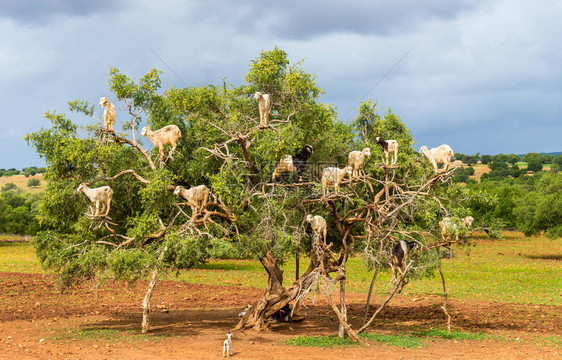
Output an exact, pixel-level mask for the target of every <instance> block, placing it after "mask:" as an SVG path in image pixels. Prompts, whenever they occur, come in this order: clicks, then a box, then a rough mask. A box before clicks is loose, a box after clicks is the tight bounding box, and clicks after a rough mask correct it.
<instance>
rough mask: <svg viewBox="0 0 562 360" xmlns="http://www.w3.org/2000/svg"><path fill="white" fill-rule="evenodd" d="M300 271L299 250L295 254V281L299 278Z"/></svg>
mask: <svg viewBox="0 0 562 360" xmlns="http://www.w3.org/2000/svg"><path fill="white" fill-rule="evenodd" d="M299 272H300V254H299V251H298V250H297V252H296V254H295V281H297V280H298V279H299Z"/></svg>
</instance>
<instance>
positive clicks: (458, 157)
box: [455, 153, 466, 161]
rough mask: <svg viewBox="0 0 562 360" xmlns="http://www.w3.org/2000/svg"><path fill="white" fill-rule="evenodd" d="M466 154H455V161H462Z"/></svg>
mask: <svg viewBox="0 0 562 360" xmlns="http://www.w3.org/2000/svg"><path fill="white" fill-rule="evenodd" d="M465 156H466V155H465V154H461V153H455V160H461V161H462V159H463V158H464V157H465Z"/></svg>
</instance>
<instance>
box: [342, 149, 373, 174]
mask: <svg viewBox="0 0 562 360" xmlns="http://www.w3.org/2000/svg"><path fill="white" fill-rule="evenodd" d="M368 156H371V149H369V148H364V149H363V150H362V151H357V150H354V151H352V152H350V153H349V161H348V163H347V166H351V176H361V175H364V174H365V171H363V165H364V163H365V157H368Z"/></svg>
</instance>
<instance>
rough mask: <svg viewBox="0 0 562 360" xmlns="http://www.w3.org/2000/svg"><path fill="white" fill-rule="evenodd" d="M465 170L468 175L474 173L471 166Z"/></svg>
mask: <svg viewBox="0 0 562 360" xmlns="http://www.w3.org/2000/svg"><path fill="white" fill-rule="evenodd" d="M465 171H466V173H467V174H468V175H474V168H473V167H472V166H469V167H467V168H466V169H465Z"/></svg>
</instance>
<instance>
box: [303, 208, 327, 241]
mask: <svg viewBox="0 0 562 360" xmlns="http://www.w3.org/2000/svg"><path fill="white" fill-rule="evenodd" d="M306 221H307V222H309V223H310V227H311V228H312V231H313V232H314V235H316V241H320V239H322V240H323V241H324V244H325V243H326V233H327V231H328V226H327V224H326V220H325V219H324V218H323V217H322V216H320V215H314V216H312V214H308V215H306Z"/></svg>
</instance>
